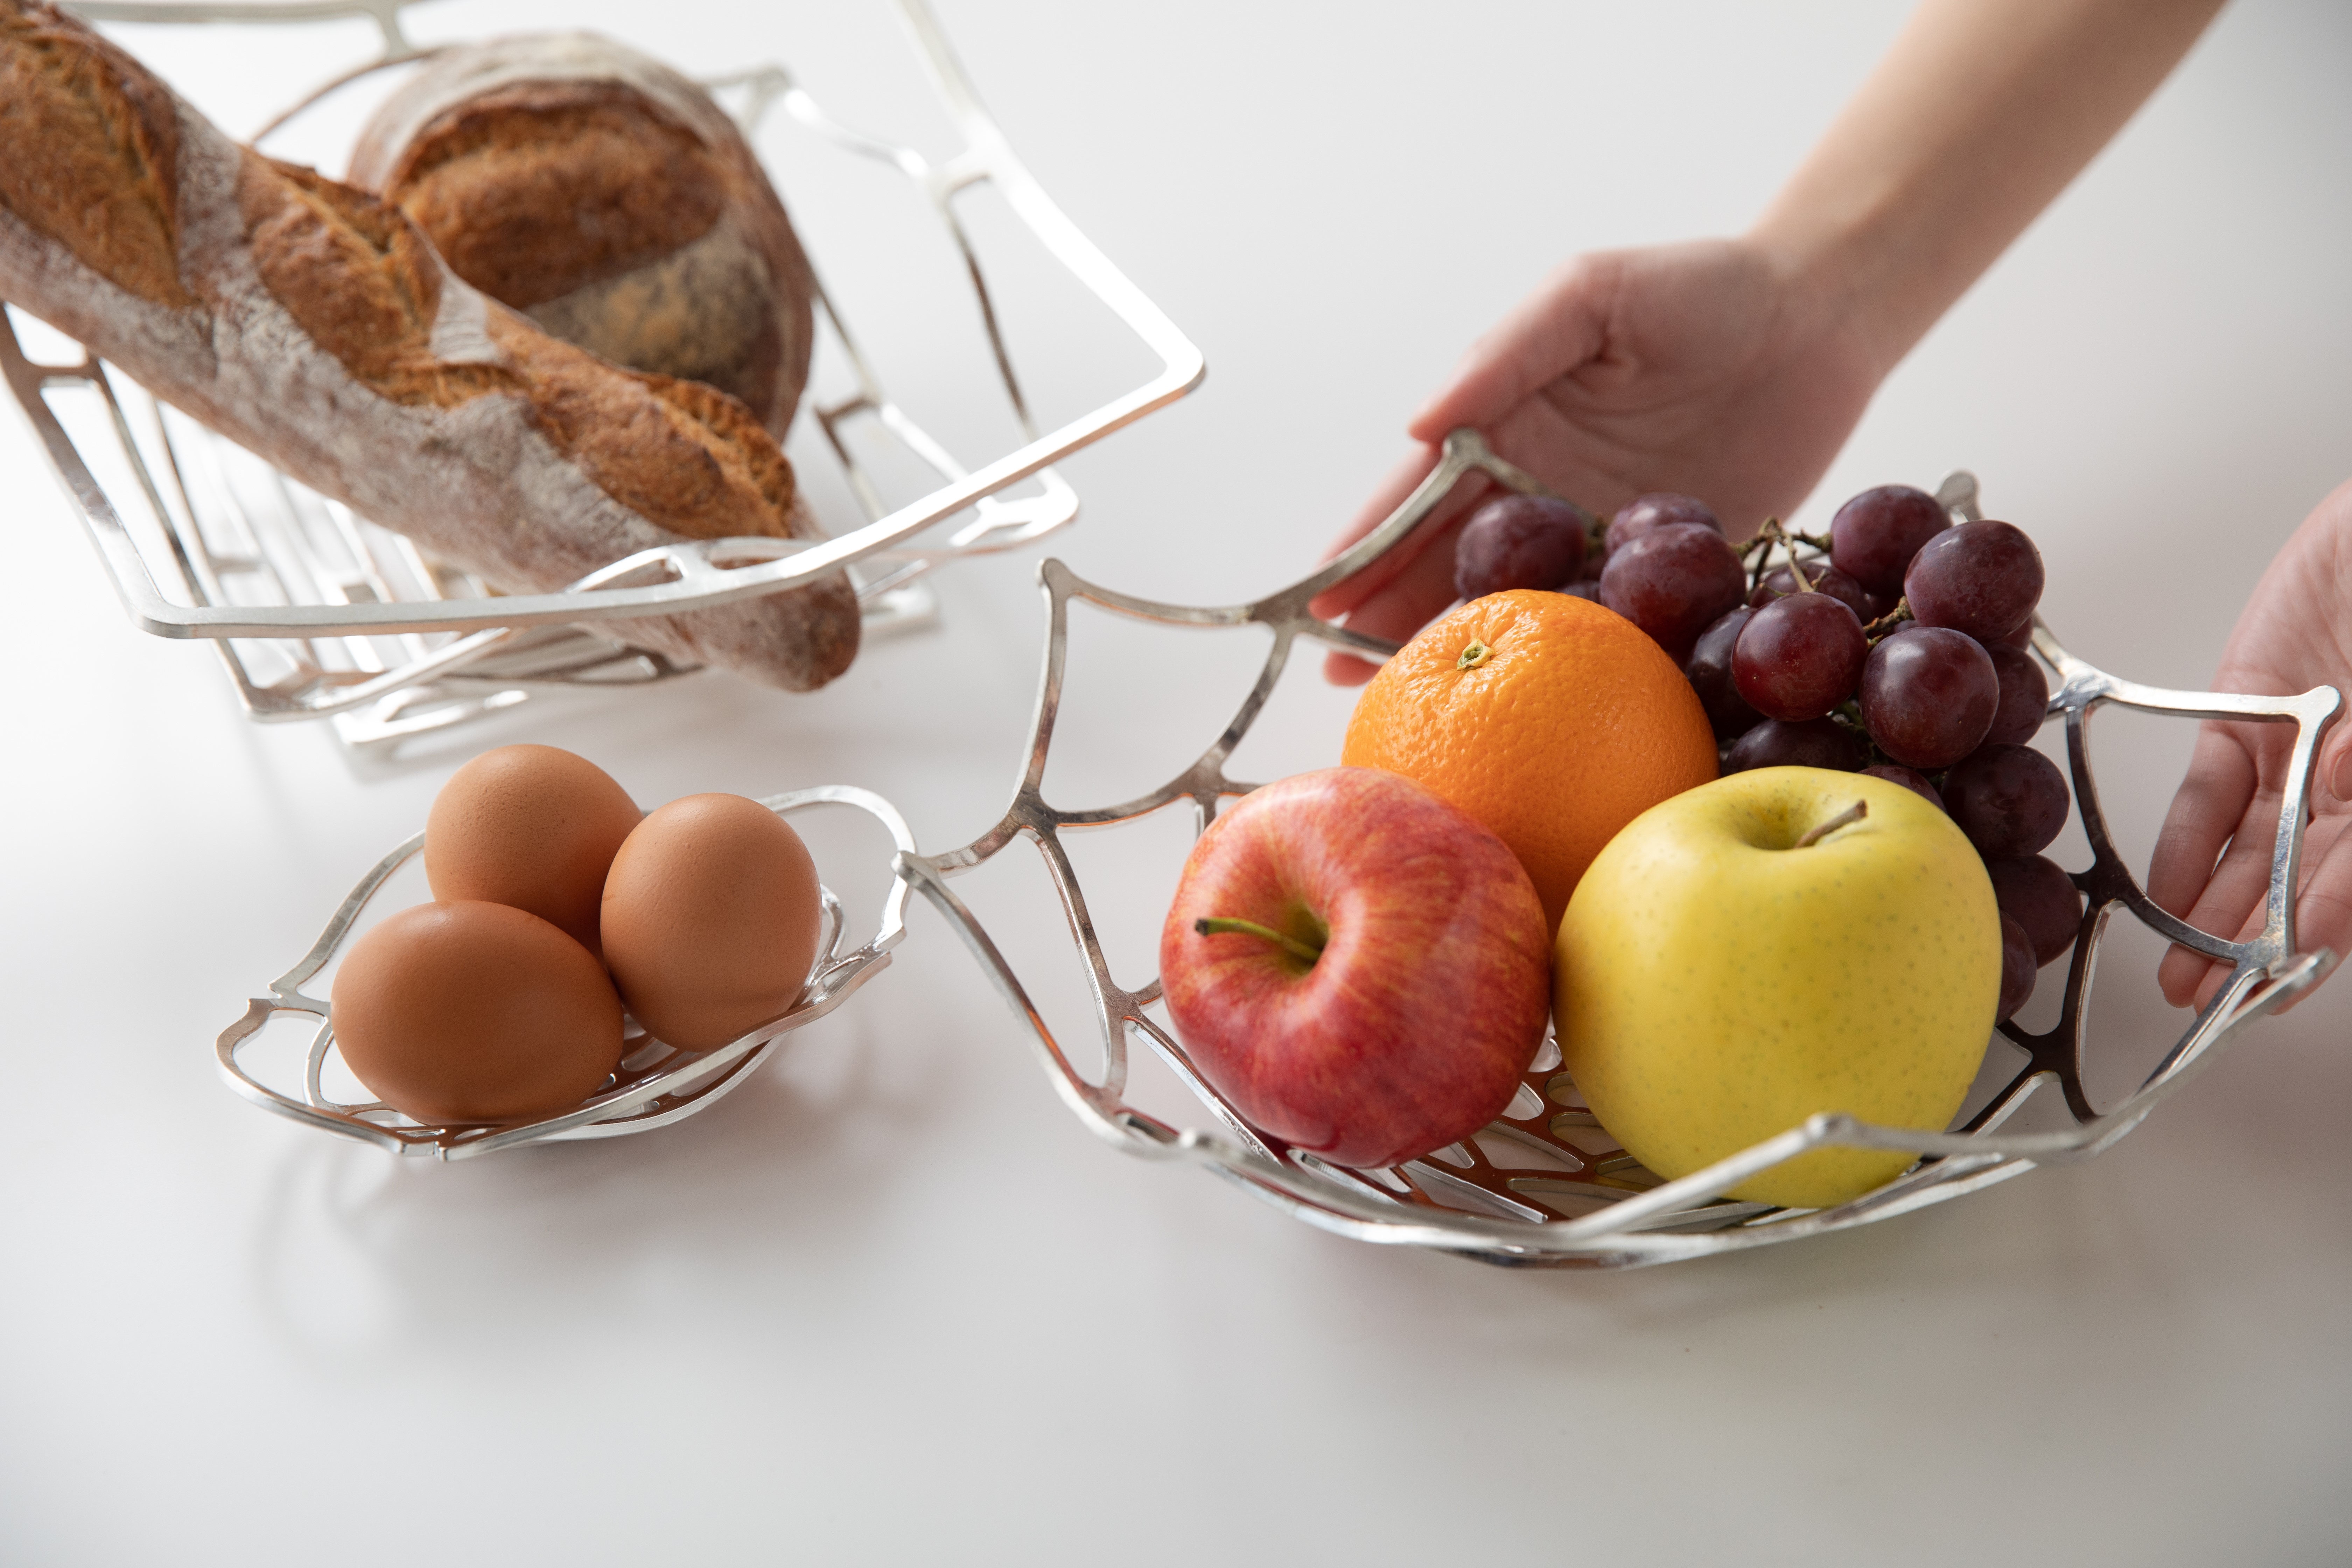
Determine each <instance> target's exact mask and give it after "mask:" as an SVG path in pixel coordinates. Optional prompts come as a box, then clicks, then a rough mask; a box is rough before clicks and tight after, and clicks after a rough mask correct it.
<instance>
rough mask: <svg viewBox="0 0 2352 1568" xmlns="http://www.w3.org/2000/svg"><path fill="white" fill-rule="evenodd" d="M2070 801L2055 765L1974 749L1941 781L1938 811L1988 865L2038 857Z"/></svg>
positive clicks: (2022, 751) (2021, 751)
mask: <svg viewBox="0 0 2352 1568" xmlns="http://www.w3.org/2000/svg"><path fill="white" fill-rule="evenodd" d="M1879 646H1881V647H1885V644H1883V643H1882V644H1880V645H1879ZM2072 800H2073V797H2072V796H2071V795H2068V794H2067V793H2066V776H2065V775H2064V774H2063V773H2060V772H2059V771H2058V765H2057V764H2056V763H2053V762H2052V761H2051V760H2050V759H2049V758H2047V757H2045V756H2043V755H2042V753H2041V752H2037V751H2035V750H2033V749H2032V747H2031V746H2011V745H2000V744H1994V745H1990V746H1982V747H1979V748H1978V749H1977V750H1976V751H1974V752H1969V754H1968V755H1967V756H1965V757H1963V758H1961V759H1960V760H1959V761H1958V762H1957V763H1953V764H1952V771H1951V772H1950V773H1946V774H1945V775H1944V809H1945V810H1946V811H1948V812H1950V813H1951V814H1952V820H1953V821H1954V822H1957V823H1958V824H1959V825H1960V831H1961V832H1963V833H1965V834H1967V835H1968V836H1969V843H1971V844H1973V845H1975V846H1976V847H1977V852H1978V853H1979V854H1980V855H1982V856H1983V857H1984V858H1986V859H1988V860H1990V859H1991V858H1994V857H1996V856H2011V855H2033V854H2038V853H2040V851H2041V850H2042V847H2043V846H2045V845H2047V844H2048V843H2049V842H2050V841H2051V840H2052V839H2053V838H2055V837H2058V830H2059V829H2060V828H2062V827H2063V826H2066V808H2067V806H2068V805H2069V804H2071V802H2072Z"/></svg>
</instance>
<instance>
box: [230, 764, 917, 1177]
mask: <svg viewBox="0 0 2352 1568" xmlns="http://www.w3.org/2000/svg"><path fill="white" fill-rule="evenodd" d="M760 804H761V805H764V806H766V807H768V808H769V809H770V810H771V811H773V812H774V813H776V815H778V816H789V815H790V814H792V813H793V812H795V811H803V810H806V809H808V808H810V807H812V806H818V805H846V806H854V807H856V809H858V810H860V811H863V812H866V814H868V815H869V816H873V817H875V818H876V819H877V821H879V822H880V823H881V824H882V826H884V827H886V828H887V829H888V830H889V834H890V838H891V842H892V843H893V844H894V845H895V846H896V847H897V850H898V855H900V856H906V855H911V854H913V853H914V852H915V839H914V836H913V834H912V833H910V832H909V831H908V827H907V824H906V820H905V819H904V818H903V817H901V816H899V815H898V810H897V808H896V807H894V806H892V805H891V804H890V803H889V802H888V801H887V800H884V799H883V798H882V797H881V796H880V795H875V794H873V793H871V792H870V791H867V790H862V789H856V788H853V787H851V786H849V785H846V784H828V785H824V786H822V787H820V788H816V789H803V790H793V791H792V792H790V793H788V794H784V795H770V796H768V797H766V798H765V799H763V800H761V802H760ZM424 847H425V835H424V834H423V833H421V832H420V833H417V834H415V835H414V836H413V837H410V838H409V839H407V840H406V841H405V842H404V843H403V844H401V845H400V846H399V847H397V848H395V849H394V850H393V851H392V853H390V854H389V855H386V856H385V857H384V858H383V859H382V860H379V861H378V862H376V865H375V868H373V870H371V871H369V872H368V874H367V875H366V876H365V877H362V879H360V882H359V885H358V886H357V887H355V888H353V889H352V890H351V893H350V894H349V896H347V897H346V898H345V899H344V900H343V902H342V905H341V908H339V909H338V910H335V913H334V918H333V919H331V920H330V921H328V922H327V929H326V930H325V931H322V932H320V936H319V940H318V941H317V942H314V943H312V944H311V947H310V952H307V953H305V954H304V955H303V957H302V961H301V962H300V963H297V964H296V965H295V966H294V967H293V968H291V969H289V970H288V971H287V972H286V973H283V974H281V975H279V976H278V978H277V979H276V980H273V981H271V982H270V984H269V994H268V995H267V996H257V997H255V998H253V1000H252V1001H251V1002H250V1003H249V1004H248V1005H247V1007H246V1011H245V1016H243V1017H242V1018H239V1019H238V1020H237V1021H236V1023H234V1024H231V1025H230V1026H228V1027H227V1028H226V1029H224V1030H223V1031H221V1035H220V1039H219V1041H218V1043H217V1045H216V1047H215V1050H216V1053H217V1055H218V1058H219V1063H220V1071H221V1076H222V1077H223V1078H224V1079H226V1081H227V1083H228V1086H229V1088H230V1089H234V1090H236V1093H237V1094H238V1095H240V1096H241V1097H243V1098H244V1099H246V1100H251V1101H252V1102H253V1103H254V1104H256V1105H258V1106H260V1107H261V1108H262V1109H263V1110H274V1111H276V1112H277V1113H278V1114H279V1115H280V1116H287V1117H291V1118H292V1119H293V1120H295V1121H301V1122H307V1123H308V1124H310V1126H313V1127H318V1128H321V1129H323V1130H325V1131H329V1132H334V1133H339V1134H341V1136H343V1137H346V1138H356V1139H359V1140H361V1141H362V1142H368V1143H374V1144H378V1145H380V1146H382V1147H383V1148H386V1149H390V1150H392V1151H393V1152H395V1153H400V1154H420V1155H422V1154H429V1155H434V1156H436V1157H438V1158H440V1159H444V1160H463V1159H470V1158H472V1157H473V1156H475V1155H478V1154H487V1153H490V1152H495V1151H497V1150H500V1149H512V1148H518V1147H520V1146H521V1145H523V1144H526V1143H547V1142H556V1141H559V1140H565V1139H575V1138H612V1137H617V1136H619V1135H621V1134H623V1133H627V1132H643V1131H646V1130H647V1129H649V1128H654V1127H667V1126H668V1125H670V1124H671V1123H672V1122H675V1121H684V1120H685V1119H686V1118H687V1117H688V1116H691V1115H693V1114H694V1113H695V1112H696V1111H698V1110H702V1109H704V1108H705V1107H707V1106H709V1105H710V1104H712V1103H714V1102H715V1101H717V1100H719V1097H720V1096H722V1095H724V1094H725V1093H727V1091H728V1090H730V1089H733V1088H734V1087H735V1086H736V1085H738V1084H740V1083H741V1082H742V1081H743V1080H744V1079H745V1078H746V1077H747V1076H748V1075H749V1074H750V1073H751V1070H752V1069H753V1068H756V1067H758V1066H759V1065H760V1064H761V1062H763V1061H765V1060H766V1059H767V1058H768V1056H769V1054H770V1053H771V1052H772V1051H773V1050H774V1049H775V1047H776V1043H777V1042H778V1041H779V1040H781V1039H782V1038H783V1037H784V1036H786V1035H788V1034H790V1033H792V1031H793V1030H794V1029H797V1028H799V1027H801V1026H803V1025H804V1024H809V1023H813V1022H814V1021H815V1020H816V1019H819V1018H822V1017H824V1016H825V1015H826V1014H827V1013H830V1012H832V1011H833V1010H834V1009H835V1007H838V1006H840V1005H841V1004H842V1003H843V1002H844V1001H845V1000H847V999H848V997H849V994H850V993H852V992H854V991H856V989H857V988H858V987H859V986H861V985H863V984H866V981H868V980H870V979H872V978H873V977H874V976H875V975H876V974H877V973H880V972H881V971H882V970H883V969H884V968H886V967H887V965H888V964H889V962H890V951H891V949H893V948H895V947H897V946H898V943H899V942H900V941H901V940H903V939H904V938H905V936H906V934H907V891H908V886H907V883H906V881H905V879H903V878H901V877H896V876H894V877H893V879H892V880H891V883H890V889H889V892H888V894H887V897H886V899H885V900H884V902H883V906H882V918H881V922H880V926H879V929H877V931H875V933H874V935H873V937H872V938H871V939H870V940H868V941H867V942H865V943H864V944H863V945H862V946H859V947H856V948H852V949H848V950H847V951H845V950H844V948H843V945H842V944H843V942H845V940H846V932H845V929H844V922H843V919H842V910H841V901H840V900H838V899H836V898H835V896H834V894H833V892H832V890H831V889H825V890H824V914H825V928H824V941H823V942H821V943H820V944H819V948H818V952H817V958H816V962H815V963H814V965H813V966H812V967H811V968H810V971H809V978H808V984H806V986H804V987H803V990H802V992H801V995H800V999H799V1000H798V1001H796V1002H794V1003H793V1006H792V1010H791V1011H789V1012H787V1013H785V1014H784V1015H783V1016H781V1017H778V1018H772V1019H770V1020H769V1021H768V1022H767V1023H764V1024H762V1025H761V1026H759V1027H758V1028H756V1029H752V1030H751V1031H750V1032H749V1033H747V1034H745V1035H743V1036H741V1037H740V1038H737V1039H734V1040H731V1041H730V1042H728V1043H727V1044H726V1045H724V1046H720V1047H717V1048H715V1049H712V1050H708V1051H677V1050H673V1049H671V1048H670V1047H668V1046H666V1045H664V1044H662V1043H661V1042H660V1041H658V1040H656V1039H654V1038H653V1037H650V1036H648V1035H646V1034H645V1033H644V1032H643V1031H642V1030H641V1029H638V1028H637V1026H635V1022H634V1021H632V1022H631V1024H630V1026H629V1034H628V1036H627V1037H626V1038H625V1046H626V1047H627V1054H626V1055H625V1056H624V1057H623V1058H622V1059H621V1064H620V1068H619V1070H618V1071H617V1072H615V1073H614V1077H613V1079H612V1081H611V1082H609V1083H607V1084H606V1085H605V1086H604V1088H603V1089H600V1090H598V1091H597V1092H596V1093H595V1094H593V1095H592V1096H590V1097H589V1098H588V1099H587V1100H583V1101H582V1102H581V1104H580V1105H578V1106H577V1107H575V1108H574V1109H572V1110H567V1111H565V1112H563V1113H562V1115H558V1116H550V1117H542V1118H541V1119H539V1120H537V1121H527V1122H515V1123H506V1124H498V1125H489V1124H476V1125H462V1126H442V1127H431V1126H423V1125H420V1124H418V1123H417V1122H415V1121H411V1120H410V1119H409V1118H407V1117H405V1116H403V1115H401V1114H400V1113H399V1112H398V1111H396V1110H393V1109H392V1108H391V1107H390V1106H387V1105H385V1104H383V1102H381V1101H377V1100H365V1101H359V1102H355V1103H338V1102H336V1101H335V1100H331V1099H330V1098H328V1096H327V1094H326V1092H325V1090H324V1089H322V1087H321V1080H322V1078H323V1076H324V1074H325V1071H326V1068H327V1063H328V1060H329V1058H330V1056H331V1053H332V1052H333V1050H334V1040H335V1026H334V1017H333V1009H332V1007H331V1004H330V1003H329V1002H328V1001H326V1000H324V999H321V998H320V997H317V996H313V995H310V994H308V993H306V992H305V991H304V990H303V989H302V987H303V986H304V985H306V984H309V983H310V981H311V980H312V979H313V978H315V977H316V976H317V975H318V973H319V972H320V970H321V969H323V968H325V967H326V966H327V964H328V963H331V962H332V961H333V960H334V959H336V958H338V957H339V956H341V953H342V952H343V951H344V949H345V948H346V947H347V945H348V944H349V942H351V940H352V931H353V930H354V929H355V928H356V927H357V925H358V922H359V919H360V916H361V915H362V913H363V912H365V910H367V908H368V907H369V905H370V904H371V903H372V902H373V900H374V899H375V898H376V896H377V895H378V894H379V893H380V892H381V891H382V890H383V886H384V884H385V883H386V882H388V881H389V880H390V879H392V875H393V873H394V872H395V871H397V870H399V869H400V868H402V867H403V866H404V865H406V864H407V863H408V861H409V860H410V859H411V858H414V857H415V855H416V854H417V853H418V852H419V851H421V850H422V849H423V848H424ZM280 1019H303V1020H311V1019H315V1020H316V1022H315V1024H312V1025H310V1026H309V1027H310V1041H309V1046H308V1049H307V1050H306V1052H305V1053H304V1058H303V1064H302V1071H301V1075H300V1082H299V1085H294V1084H289V1083H285V1082H284V1080H283V1079H282V1078H281V1079H278V1080H277V1081H276V1082H273V1081H272V1080H270V1079H267V1078H265V1077H264V1076H263V1075H262V1074H261V1073H259V1072H258V1071H257V1069H256V1066H255V1064H254V1063H252V1062H251V1061H249V1060H248V1059H247V1058H248V1057H249V1056H250V1055H252V1054H253V1052H254V1051H255V1049H256V1047H257V1046H258V1045H259V1043H260V1039H261V1036H262V1033H263V1031H264V1030H265V1029H266V1028H267V1027H268V1026H269V1025H270V1024H271V1023H273V1022H276V1021H278V1020H280Z"/></svg>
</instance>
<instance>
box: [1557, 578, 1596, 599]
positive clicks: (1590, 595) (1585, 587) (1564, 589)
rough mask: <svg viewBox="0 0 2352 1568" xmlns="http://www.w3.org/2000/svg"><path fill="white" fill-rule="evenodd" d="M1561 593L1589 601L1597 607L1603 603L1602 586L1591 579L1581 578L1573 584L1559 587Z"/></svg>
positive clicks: (1563, 584) (1564, 584)
mask: <svg viewBox="0 0 2352 1568" xmlns="http://www.w3.org/2000/svg"><path fill="white" fill-rule="evenodd" d="M1559 592H1561V593H1563V594H1566V595H1570V597H1572V598H1578V599H1588V600H1590V601H1591V602H1592V603H1593V604H1596V605H1597V604H1599V603H1601V584H1599V583H1596V582H1594V581H1593V580H1592V579H1591V578H1590V577H1579V578H1578V579H1577V580H1576V581H1575V582H1573V583H1562V584H1560V585H1559Z"/></svg>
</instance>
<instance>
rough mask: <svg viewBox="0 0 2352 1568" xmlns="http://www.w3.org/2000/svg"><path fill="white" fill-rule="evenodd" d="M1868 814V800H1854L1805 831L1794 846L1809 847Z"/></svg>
mask: <svg viewBox="0 0 2352 1568" xmlns="http://www.w3.org/2000/svg"><path fill="white" fill-rule="evenodd" d="M1869 815H1870V802H1868V801H1866V800H1858V801H1855V802H1854V803H1853V805H1849V806H1847V807H1846V808H1845V809H1844V810H1843V811H1841V812H1839V813H1838V814H1837V815H1836V816H1832V817H1831V818H1830V819H1829V820H1828V821H1827V822H1824V823H1822V825H1821V826H1818V827H1815V828H1813V829H1812V830H1811V832H1809V833H1807V834H1806V835H1805V836H1804V837H1802V838H1800V839H1798V840H1797V843H1796V847H1798V848H1800V849H1811V847H1813V846H1814V845H1816V844H1819V843H1820V842H1821V841H1822V839H1824V838H1827V837H1829V836H1830V835H1831V834H1832V833H1835V832H1836V831H1837V830H1838V829H1839V828H1841V827H1852V826H1853V825H1854V824H1855V823H1857V822H1860V821H1861V820H1862V819H1863V818H1864V817H1865V816H1869Z"/></svg>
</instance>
